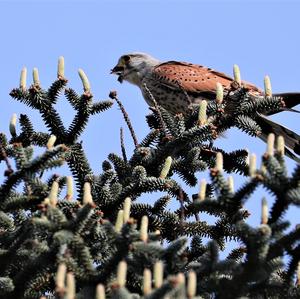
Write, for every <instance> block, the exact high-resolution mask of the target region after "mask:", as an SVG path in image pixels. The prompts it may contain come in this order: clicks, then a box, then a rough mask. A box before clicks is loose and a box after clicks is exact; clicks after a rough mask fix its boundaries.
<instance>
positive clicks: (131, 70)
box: [111, 53, 160, 86]
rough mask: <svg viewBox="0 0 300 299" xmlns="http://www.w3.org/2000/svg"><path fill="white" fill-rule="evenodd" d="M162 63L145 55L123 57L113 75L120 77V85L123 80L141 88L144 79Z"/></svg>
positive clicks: (135, 54)
mask: <svg viewBox="0 0 300 299" xmlns="http://www.w3.org/2000/svg"><path fill="white" fill-rule="evenodd" d="M159 63H160V61H159V60H157V59H156V58H154V57H152V56H150V55H148V54H145V53H131V54H125V55H122V56H121V57H120V58H119V60H118V63H117V65H116V66H115V67H114V68H113V69H112V70H111V74H115V75H118V81H119V82H120V83H122V82H123V80H125V81H128V82H130V83H132V84H135V85H138V86H140V84H141V81H142V79H143V78H144V76H145V75H146V74H147V72H149V71H150V70H151V69H152V68H153V67H154V66H156V65H158V64H159Z"/></svg>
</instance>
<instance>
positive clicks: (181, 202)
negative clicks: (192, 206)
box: [177, 188, 185, 234]
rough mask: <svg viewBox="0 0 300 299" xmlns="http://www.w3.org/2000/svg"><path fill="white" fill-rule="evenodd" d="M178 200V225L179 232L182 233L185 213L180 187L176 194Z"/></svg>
mask: <svg viewBox="0 0 300 299" xmlns="http://www.w3.org/2000/svg"><path fill="white" fill-rule="evenodd" d="M177 198H178V200H179V202H180V227H181V233H182V234H183V233H184V231H183V229H184V221H185V213H184V204H183V202H184V196H183V191H182V189H181V188H180V189H179V194H178V196H177Z"/></svg>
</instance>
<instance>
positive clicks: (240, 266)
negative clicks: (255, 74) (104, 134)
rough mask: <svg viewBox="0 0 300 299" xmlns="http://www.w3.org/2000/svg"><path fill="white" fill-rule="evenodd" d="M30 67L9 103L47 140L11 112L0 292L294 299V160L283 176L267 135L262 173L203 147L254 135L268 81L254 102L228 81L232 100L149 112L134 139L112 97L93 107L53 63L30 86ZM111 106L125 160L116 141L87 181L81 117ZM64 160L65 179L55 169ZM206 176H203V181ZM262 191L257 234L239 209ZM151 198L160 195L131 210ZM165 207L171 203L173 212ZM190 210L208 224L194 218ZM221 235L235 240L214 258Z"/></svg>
mask: <svg viewBox="0 0 300 299" xmlns="http://www.w3.org/2000/svg"><path fill="white" fill-rule="evenodd" d="M236 71H237V70H236ZM26 73H27V71H26V69H23V70H22V72H21V78H20V85H19V87H18V88H15V89H13V90H12V91H11V92H10V96H11V97H12V98H13V99H15V100H17V101H20V102H23V103H24V104H25V105H27V106H29V107H30V108H32V109H35V110H37V111H38V112H39V113H40V115H41V117H42V119H43V121H44V123H45V124H46V127H47V132H38V131H36V130H35V129H34V124H33V123H32V122H31V120H30V117H29V116H28V115H25V114H22V115H20V117H17V116H16V115H13V117H12V119H11V122H10V135H11V136H6V135H5V134H3V133H1V135H0V151H1V153H0V160H1V163H5V165H6V170H5V173H4V176H5V179H3V182H2V184H1V186H0V228H1V230H0V298H6V299H12V298H14V299H15V298H20V299H21V298H26V299H39V298H68V299H75V298H76V299H83V298H84V299H94V298H95V299H104V298H124V299H125V298H145V299H146V298H147V299H156V298H178V299H184V298H189V299H191V298H222V299H227V298H228V299H229V298H230V299H231V298H300V267H299V259H300V245H299V240H300V226H296V227H294V228H293V227H292V228H291V229H290V230H289V231H287V229H288V228H289V227H290V225H291V224H290V222H289V220H288V219H286V218H285V217H284V216H285V212H286V211H287V209H288V208H290V207H291V208H292V209H296V208H297V207H298V206H299V204H300V166H299V165H297V166H296V168H295V170H294V171H293V172H292V174H291V175H289V174H288V171H287V168H286V164H285V158H284V151H285V146H284V140H283V138H281V137H278V138H277V139H276V147H275V146H274V143H275V136H274V135H270V136H269V139H268V145H267V151H266V153H265V154H264V155H263V157H262V168H261V169H257V167H256V156H255V155H254V154H252V155H250V157H248V156H249V154H248V152H247V151H246V150H243V149H236V150H235V151H233V152H225V151H224V150H222V149H221V148H217V147H215V146H214V145H213V141H214V140H215V139H216V138H217V137H218V136H220V135H221V134H222V133H223V132H224V131H226V130H227V129H229V128H231V127H236V128H239V129H240V130H242V131H244V132H246V133H248V134H249V135H252V136H257V135H258V134H260V131H261V128H260V126H259V124H258V123H257V122H256V118H257V115H258V113H261V112H270V111H277V110H280V109H282V107H283V105H284V103H283V102H282V101H281V99H280V98H276V97H272V94H271V90H270V88H269V87H268V86H267V88H268V90H267V91H268V93H267V96H266V97H265V98H264V99H257V98H255V97H253V96H252V95H250V94H249V93H247V90H246V89H245V88H244V87H243V86H242V85H241V84H240V83H239V82H237V81H236V82H235V83H236V84H234V85H233V86H232V90H231V91H230V95H226V94H225V93H224V92H223V90H222V88H221V87H220V86H219V85H217V86H216V88H217V98H216V101H211V102H209V103H207V102H205V101H202V102H201V104H200V105H196V106H195V107H193V109H192V110H191V112H190V114H189V115H187V116H183V115H179V114H178V115H175V116H174V115H171V114H169V113H168V111H166V110H165V109H163V108H162V107H159V106H157V105H156V106H155V107H152V113H151V114H150V115H148V116H147V117H146V120H147V124H148V126H149V129H150V131H149V133H148V134H147V136H145V137H144V139H143V140H142V141H140V142H139V141H138V139H137V137H136V136H135V133H134V129H133V127H132V125H131V123H130V119H129V117H128V115H127V113H126V111H125V109H124V107H123V105H122V103H121V102H120V100H119V99H118V97H117V94H116V92H111V93H110V98H111V99H110V100H106V101H94V96H93V94H92V91H91V88H90V84H89V80H88V78H87V76H86V75H85V73H84V72H83V71H82V70H79V76H80V78H81V80H82V84H83V93H82V94H78V93H77V92H76V91H75V90H73V89H72V88H70V87H68V86H67V84H68V81H67V79H66V78H65V75H64V60H63V58H62V57H60V58H59V63H58V74H57V79H56V80H55V81H54V82H53V84H52V85H51V86H50V87H49V88H48V89H44V88H42V86H41V84H40V80H39V76H38V71H37V69H34V71H33V84H32V85H31V86H30V87H29V88H27V86H26ZM62 94H63V95H64V96H65V99H66V100H67V101H68V102H69V103H70V104H71V106H72V107H73V108H74V110H75V117H74V119H73V121H72V123H71V125H70V126H69V128H67V127H66V125H65V124H64V122H63V120H62V118H61V117H60V114H59V111H57V110H56V108H55V104H56V102H57V101H58V99H59V98H60V95H62ZM114 102H116V103H117V105H119V106H120V108H121V111H122V112H123V115H124V118H125V120H126V122H127V124H128V126H129V129H130V131H131V134H132V137H133V140H134V143H135V149H134V152H133V153H132V154H128V153H127V152H126V149H125V146H124V142H123V139H122V138H121V139H122V144H121V145H122V153H121V155H118V154H116V153H111V154H109V155H108V157H107V160H105V161H103V163H102V169H99V171H98V172H97V173H94V172H93V171H92V167H91V166H90V164H89V161H88V157H87V156H86V154H85V152H84V150H83V148H82V146H81V143H80V140H79V138H80V136H81V134H82V132H83V131H84V129H85V127H86V126H87V124H88V121H89V118H90V117H92V116H93V115H95V114H99V113H102V112H104V111H105V110H107V109H109V108H110V107H111V106H112V105H113V104H114ZM17 121H18V122H19V124H20V127H21V130H20V132H17V130H16V122H17ZM100 130H101V129H100ZM121 133H122V132H121ZM121 135H122V134H121ZM37 147H40V148H42V149H43V153H41V154H40V155H37V154H35V151H34V150H35V149H36V148H37ZM12 162H14V163H12ZM63 163H66V164H67V165H68V167H69V169H70V171H71V173H72V176H64V175H63V174H61V175H58V174H57V173H59V171H60V170H59V169H60V168H59V167H60V166H61V165H62V164H63ZM54 169H55V174H54ZM206 169H209V170H210V179H209V182H206V181H205V180H200V181H199V172H201V171H204V170H206ZM226 173H229V174H230V173H238V174H240V175H242V176H244V183H243V185H241V186H239V187H238V188H237V189H236V190H234V187H233V179H232V178H231V177H229V179H226V177H227V174H226ZM176 177H179V178H180V179H181V180H182V181H184V182H185V183H186V185H188V186H189V187H191V188H193V189H194V190H196V188H198V187H197V186H198V185H200V191H199V192H197V191H195V192H194V193H195V194H194V195H193V196H192V197H190V196H189V195H188V192H187V190H185V189H184V188H183V187H182V185H183V184H182V181H181V180H179V179H175V178H176ZM73 184H74V185H75V186H74V187H73ZM259 186H263V187H264V188H265V189H266V190H268V191H269V193H270V194H272V196H273V197H274V204H273V205H272V206H271V207H268V204H267V201H268V199H266V198H263V199H262V206H261V224H260V225H259V226H258V227H253V226H251V225H250V224H249V223H248V221H247V218H248V217H249V212H248V211H247V210H246V209H245V208H244V204H245V203H246V202H247V200H248V199H249V197H250V196H251V195H252V194H253V192H254V191H255V190H256V189H257V188H258V187H259ZM75 189H76V190H75ZM156 191H161V192H163V193H164V195H163V196H162V197H160V198H157V199H156V200H153V202H148V203H147V204H142V203H139V201H138V199H139V198H141V197H143V196H144V194H145V193H152V192H156ZM170 201H178V203H179V208H178V209H177V210H174V211H170V210H169V209H168V208H167V204H168V203H169V202H170ZM258 209H259V207H258ZM268 210H270V212H269V211H268ZM200 213H206V214H209V215H212V216H214V217H215V219H216V220H215V222H214V223H213V224H209V223H207V222H206V221H203V220H201V217H199V214H200ZM204 238H205V240H207V239H209V241H204ZM230 240H236V241H238V242H239V245H238V246H236V247H234V248H232V247H231V250H230V252H229V253H228V254H227V256H226V257H225V258H220V252H221V251H224V250H225V249H228V242H229V241H230Z"/></svg>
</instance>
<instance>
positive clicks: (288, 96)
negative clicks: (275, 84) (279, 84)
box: [268, 92, 300, 115]
mask: <svg viewBox="0 0 300 299" xmlns="http://www.w3.org/2000/svg"><path fill="white" fill-rule="evenodd" d="M273 96H275V97H281V98H282V100H283V101H284V103H285V108H283V109H282V111H293V112H298V113H300V111H298V110H295V109H293V107H295V106H296V105H298V104H300V92H284V93H276V94H273ZM278 112H280V111H277V112H275V113H278ZM271 114H274V112H273V113H269V114H268V115H271Z"/></svg>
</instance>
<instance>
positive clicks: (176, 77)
mask: <svg viewBox="0 0 300 299" xmlns="http://www.w3.org/2000/svg"><path fill="white" fill-rule="evenodd" d="M111 73H113V74H116V75H118V81H119V82H121V83H122V82H123V81H124V80H125V81H128V82H130V83H132V84H134V85H137V86H138V87H139V88H140V89H141V91H142V94H143V97H144V99H145V100H146V102H147V103H148V105H149V106H153V104H154V103H153V101H152V99H151V95H152V96H153V97H154V99H155V100H156V101H157V103H158V104H159V105H160V106H162V107H164V108H165V109H166V110H168V111H169V112H171V113H173V114H176V113H183V114H186V113H188V111H189V107H191V105H192V104H195V103H199V102H200V101H201V100H203V99H205V100H215V98H216V84H217V82H219V83H221V84H222V86H223V88H224V90H225V91H229V90H230V88H231V86H232V83H233V78H231V77H230V76H228V75H226V74H224V73H221V72H219V71H215V70H213V69H211V68H207V67H205V66H202V65H197V64H193V63H187V62H179V61H167V62H161V61H159V60H158V59H156V58H154V57H152V56H150V55H148V54H145V53H131V54H126V55H122V56H121V57H120V58H119V60H118V63H117V65H116V66H115V67H114V68H113V69H112V70H111ZM242 84H243V86H245V87H246V88H247V89H248V90H249V92H250V93H251V94H253V95H256V96H263V95H264V93H263V91H262V90H261V89H260V88H258V87H256V86H255V85H254V84H252V83H249V82H246V81H242ZM147 89H148V90H147ZM149 91H150V92H151V95H150V94H149ZM274 96H280V97H282V99H283V101H284V102H285V106H286V109H287V110H289V109H291V108H292V107H294V106H296V105H297V104H299V103H300V93H282V94H276V95H274ZM258 120H259V125H260V126H261V128H262V134H261V135H260V138H261V139H263V140H264V141H265V140H266V136H267V135H268V134H269V133H274V134H275V135H277V136H279V135H282V136H283V137H284V139H285V142H286V146H287V147H288V148H289V149H291V150H292V151H293V152H294V153H296V154H298V155H299V154H300V136H299V135H297V134H296V133H294V132H292V131H291V130H289V129H288V128H286V127H284V126H282V125H280V124H277V123H275V122H273V121H271V120H270V119H268V118H267V117H266V116H263V115H261V116H260V117H259V118H258ZM294 158H295V160H298V158H297V157H294Z"/></svg>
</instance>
